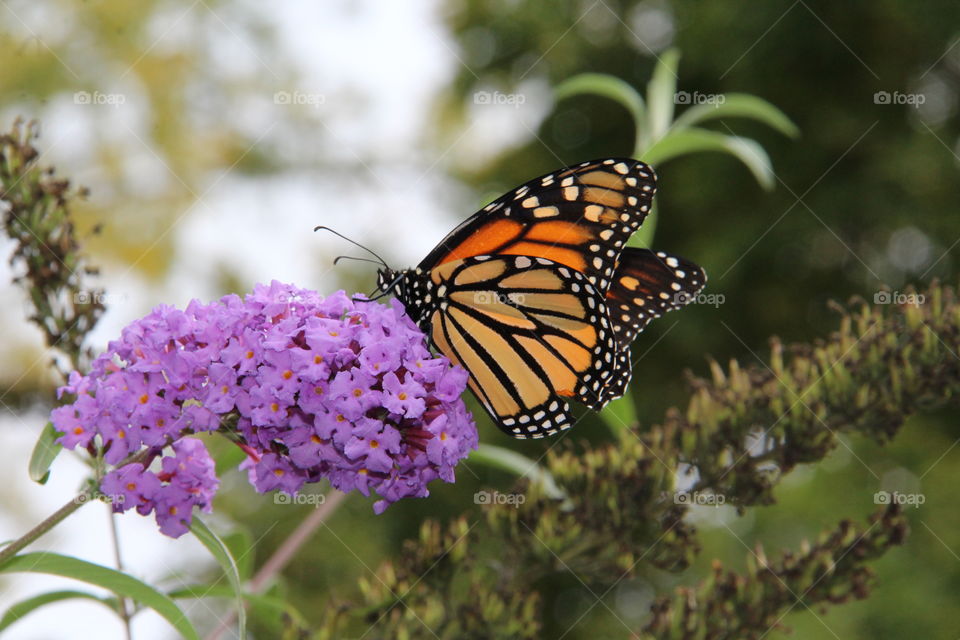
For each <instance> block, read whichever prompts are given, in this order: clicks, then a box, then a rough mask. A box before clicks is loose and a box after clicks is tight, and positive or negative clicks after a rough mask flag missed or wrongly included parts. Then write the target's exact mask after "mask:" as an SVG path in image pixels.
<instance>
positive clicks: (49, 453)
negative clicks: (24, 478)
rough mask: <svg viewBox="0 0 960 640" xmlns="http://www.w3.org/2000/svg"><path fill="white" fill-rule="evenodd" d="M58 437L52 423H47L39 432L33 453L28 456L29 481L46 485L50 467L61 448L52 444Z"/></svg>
mask: <svg viewBox="0 0 960 640" xmlns="http://www.w3.org/2000/svg"><path fill="white" fill-rule="evenodd" d="M59 437H60V432H58V431H57V430H56V429H54V428H53V423H52V422H48V423H47V424H46V426H44V427H43V431H41V432H40V437H39V438H37V444H35V445H34V446H33V453H32V454H30V466H29V470H30V471H29V473H30V479H31V480H33V481H34V482H39V483H40V484H46V482H47V479H48V478H49V477H50V465H52V464H53V461H54V460H55V459H56V457H57V455H58V454H59V453H60V450H61V449H63V447H62V446H60V445H59V444H57V443H56V442H54V441H55V440H56V439H57V438H59Z"/></svg>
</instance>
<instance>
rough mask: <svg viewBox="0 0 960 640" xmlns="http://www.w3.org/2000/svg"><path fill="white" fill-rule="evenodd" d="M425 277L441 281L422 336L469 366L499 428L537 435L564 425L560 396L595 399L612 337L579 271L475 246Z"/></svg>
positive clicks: (594, 402)
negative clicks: (472, 253)
mask: <svg viewBox="0 0 960 640" xmlns="http://www.w3.org/2000/svg"><path fill="white" fill-rule="evenodd" d="M431 277H432V278H433V280H434V283H436V284H438V286H439V287H444V289H443V293H444V299H443V301H442V302H441V303H440V304H439V306H438V307H437V308H436V309H435V310H434V312H433V314H432V316H431V321H430V327H431V338H432V340H433V342H434V344H435V346H436V347H437V349H439V350H440V351H441V352H443V353H444V354H446V355H447V356H448V357H450V358H451V360H453V361H454V362H457V363H458V364H460V365H462V366H464V367H465V368H466V369H467V370H468V371H469V372H470V387H471V389H472V390H473V391H474V393H475V394H476V396H477V398H478V399H479V400H480V401H481V402H482V403H483V405H484V406H485V407H486V408H487V410H488V411H489V412H490V414H491V415H492V416H493V417H494V418H495V419H496V421H497V424H498V426H499V427H500V428H501V429H502V430H504V431H505V432H507V433H508V434H510V435H512V436H514V437H518V438H525V437H533V438H538V437H542V436H544V435H549V434H552V433H555V432H557V431H559V430H562V429H566V428H569V427H570V426H571V417H570V411H569V409H570V407H569V405H568V404H567V401H566V400H567V399H569V398H573V399H576V400H578V401H580V402H583V403H585V404H587V405H588V406H591V407H598V406H601V405H602V400H601V399H602V397H603V396H604V388H605V385H606V384H607V383H608V381H609V380H610V379H611V378H613V377H615V376H616V375H617V374H618V372H617V369H616V366H617V363H618V359H617V357H616V356H617V353H616V351H617V346H616V340H615V338H614V334H613V332H612V329H611V328H610V326H609V321H608V320H607V316H606V313H607V310H606V304H605V302H604V298H603V295H602V294H601V292H600V291H599V290H598V289H597V288H596V287H595V286H593V285H592V284H591V283H590V282H589V281H588V280H587V278H586V277H585V276H584V275H583V274H581V273H579V272H577V271H574V270H572V269H570V268H568V267H566V266H564V265H562V264H557V263H555V262H553V261H551V260H547V259H545V258H533V257H527V256H510V257H503V256H501V257H488V256H477V257H472V258H467V259H464V260H460V261H456V262H454V263H448V264H444V265H442V266H441V267H439V268H438V269H437V270H435V271H434V272H433V273H432V274H431ZM438 290H439V289H438Z"/></svg>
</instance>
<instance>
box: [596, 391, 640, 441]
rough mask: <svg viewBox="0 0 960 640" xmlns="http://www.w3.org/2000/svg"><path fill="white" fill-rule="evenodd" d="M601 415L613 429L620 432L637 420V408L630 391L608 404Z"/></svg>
mask: <svg viewBox="0 0 960 640" xmlns="http://www.w3.org/2000/svg"><path fill="white" fill-rule="evenodd" d="M600 417H601V418H603V421H604V422H606V423H607V426H608V427H610V430H611V431H613V432H614V433H619V432H620V431H622V430H624V429H626V428H627V427H630V426H632V425H633V424H635V423H636V422H637V408H636V406H635V405H634V404H633V398H631V397H630V394H629V393H628V394H627V395H625V396H623V397H622V398H617V399H616V400H614V401H612V402H611V403H610V404H608V405H607V406H606V407H605V408H604V409H603V411H601V412H600Z"/></svg>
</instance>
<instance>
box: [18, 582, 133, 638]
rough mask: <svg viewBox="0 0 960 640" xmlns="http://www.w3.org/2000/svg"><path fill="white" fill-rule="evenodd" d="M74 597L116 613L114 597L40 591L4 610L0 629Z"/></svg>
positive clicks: (67, 591) (82, 592) (83, 592)
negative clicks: (44, 607)
mask: <svg viewBox="0 0 960 640" xmlns="http://www.w3.org/2000/svg"><path fill="white" fill-rule="evenodd" d="M76 598H83V599H86V600H93V601H94V602H99V603H100V604H102V605H104V606H105V607H107V608H109V609H110V610H111V611H113V612H114V613H117V599H116V598H101V597H100V596H96V595H94V594H92V593H87V592H86V591H70V590H65V591H50V592H48V593H41V594H40V595H36V596H33V597H32V598H27V599H26V600H21V601H20V602H18V603H16V604H15V605H13V606H12V607H10V608H9V609H7V610H6V611H4V613H3V617H2V618H0V631H3V630H4V629H6V628H7V627H9V626H10V625H12V624H13V623H14V622H17V621H19V620H21V619H22V618H24V617H25V616H26V615H27V614H29V613H31V612H33V611H35V610H37V609H39V608H40V607H42V606H44V605H47V604H53V603H55V602H61V601H63V600H73V599H76Z"/></svg>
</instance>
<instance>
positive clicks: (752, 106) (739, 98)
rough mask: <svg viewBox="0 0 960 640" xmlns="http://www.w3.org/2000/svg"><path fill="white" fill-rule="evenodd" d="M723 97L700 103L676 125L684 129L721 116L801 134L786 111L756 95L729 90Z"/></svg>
mask: <svg viewBox="0 0 960 640" xmlns="http://www.w3.org/2000/svg"><path fill="white" fill-rule="evenodd" d="M720 97H722V98H723V102H722V103H717V104H697V105H694V106H692V107H690V108H689V109H687V110H686V111H684V112H683V113H682V114H680V115H679V116H678V117H677V119H676V120H675V121H674V122H673V128H674V130H676V129H683V128H685V127H689V126H692V125H695V124H699V123H701V122H705V121H707V120H716V119H719V118H750V119H751V120H756V121H758V122H762V123H763V124H765V125H767V126H769V127H772V128H773V129H776V130H777V131H779V132H780V133H782V134H784V135H785V136H789V137H791V138H795V137H797V136H799V135H800V129H798V128H797V125H795V124H793V122H792V121H791V120H790V118H788V117H787V116H786V114H785V113H784V112H783V111H780V109H777V108H776V107H775V106H773V105H772V104H770V103H769V102H767V101H766V100H764V99H763V98H758V97H757V96H751V95H748V94H745V93H727V94H724V95H723V96H718V98H720Z"/></svg>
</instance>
